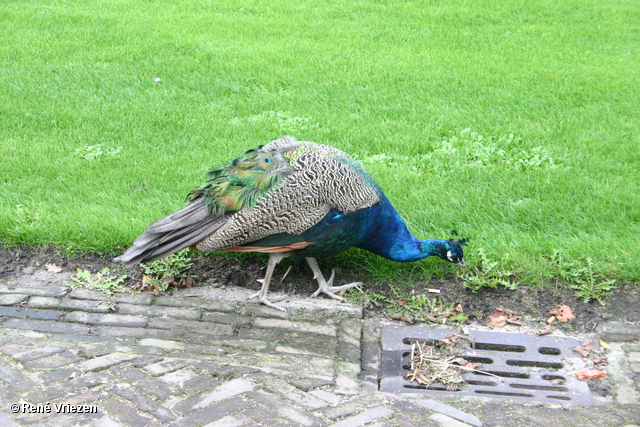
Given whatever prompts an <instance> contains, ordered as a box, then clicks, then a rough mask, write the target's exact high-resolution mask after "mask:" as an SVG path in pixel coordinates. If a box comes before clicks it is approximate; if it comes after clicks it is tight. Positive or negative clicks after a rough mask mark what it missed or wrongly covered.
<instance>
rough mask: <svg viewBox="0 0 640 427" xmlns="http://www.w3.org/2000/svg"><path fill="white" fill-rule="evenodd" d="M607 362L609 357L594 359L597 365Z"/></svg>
mask: <svg viewBox="0 0 640 427" xmlns="http://www.w3.org/2000/svg"><path fill="white" fill-rule="evenodd" d="M607 362H608V360H607V358H606V357H603V358H602V359H598V360H594V361H593V364H594V365H596V366H597V365H604V364H605V363H607Z"/></svg>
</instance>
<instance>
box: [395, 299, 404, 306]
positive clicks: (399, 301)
mask: <svg viewBox="0 0 640 427" xmlns="http://www.w3.org/2000/svg"><path fill="white" fill-rule="evenodd" d="M405 302H406V301H405V300H403V299H399V300H396V303H398V305H404V303H405Z"/></svg>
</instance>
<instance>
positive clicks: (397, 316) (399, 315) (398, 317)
mask: <svg viewBox="0 0 640 427" xmlns="http://www.w3.org/2000/svg"><path fill="white" fill-rule="evenodd" d="M389 318H391V319H393V320H402V321H403V322H406V323H411V324H413V323H414V322H413V319H412V318H411V317H409V315H407V313H393V314H392V315H391V316H389Z"/></svg>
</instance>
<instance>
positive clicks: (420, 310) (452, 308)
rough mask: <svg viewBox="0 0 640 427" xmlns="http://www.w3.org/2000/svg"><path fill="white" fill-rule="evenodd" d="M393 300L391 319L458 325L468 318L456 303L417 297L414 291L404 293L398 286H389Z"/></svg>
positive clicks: (435, 298) (390, 311)
mask: <svg viewBox="0 0 640 427" xmlns="http://www.w3.org/2000/svg"><path fill="white" fill-rule="evenodd" d="M389 288H390V289H391V293H392V294H393V296H394V298H395V299H393V300H389V304H390V307H389V310H388V314H389V316H390V317H398V316H396V315H397V314H400V315H401V316H400V317H399V318H401V319H403V320H411V321H421V322H432V323H443V324H444V323H456V322H464V321H465V320H467V316H465V315H464V314H463V313H462V310H461V308H459V306H458V305H457V304H456V303H455V302H452V303H445V302H444V301H442V299H441V298H438V297H433V298H430V297H429V296H427V295H424V294H419V295H416V294H414V293H413V291H411V292H409V293H405V292H402V291H401V290H400V289H399V288H398V287H397V286H395V285H393V284H389Z"/></svg>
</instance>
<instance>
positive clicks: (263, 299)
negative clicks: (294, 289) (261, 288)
mask: <svg viewBox="0 0 640 427" xmlns="http://www.w3.org/2000/svg"><path fill="white" fill-rule="evenodd" d="M288 296H289V295H287V294H284V295H276V296H273V297H265V296H263V295H261V292H256V293H255V294H253V295H251V296H250V297H249V298H248V299H254V298H255V299H257V300H258V302H260V303H262V304H264V305H266V306H267V307H271V308H275V309H276V310H280V311H284V312H285V313H286V312H287V310H286V309H285V308H283V307H280V306H277V305H275V304H274V302H278V301H282V300H283V299H286V298H287V297H288Z"/></svg>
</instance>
